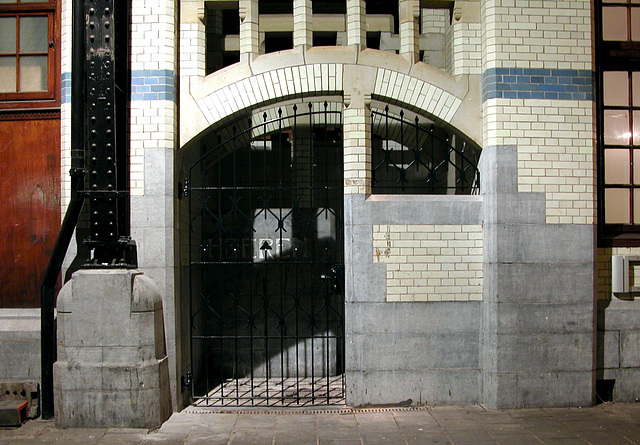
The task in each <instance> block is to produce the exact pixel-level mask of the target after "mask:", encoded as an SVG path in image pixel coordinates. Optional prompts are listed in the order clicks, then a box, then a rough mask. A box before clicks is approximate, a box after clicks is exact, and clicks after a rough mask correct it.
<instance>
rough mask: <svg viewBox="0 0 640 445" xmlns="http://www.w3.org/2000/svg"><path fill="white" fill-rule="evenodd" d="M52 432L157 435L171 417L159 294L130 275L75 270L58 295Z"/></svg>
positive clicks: (142, 279) (139, 276) (125, 271)
mask: <svg viewBox="0 0 640 445" xmlns="http://www.w3.org/2000/svg"><path fill="white" fill-rule="evenodd" d="M53 372H54V402H55V418H56V425H57V426H59V427H65V428H69V427H71V428H73V427H78V428H80V427H82V428H97V427H102V428H105V427H131V428H157V427H159V426H160V425H161V424H162V422H164V421H165V420H166V419H167V418H168V417H169V415H170V414H171V396H170V389H169V366H168V362H167V354H166V348H165V342H164V324H163V318H162V299H161V295H160V291H159V289H158V287H157V286H156V285H155V284H154V283H153V282H152V281H151V280H150V279H149V278H147V277H146V276H144V275H143V274H142V273H141V272H139V271H137V270H128V269H110V270H80V271H78V272H76V273H74V274H73V277H72V278H71V280H70V281H69V282H68V283H67V284H65V286H64V287H63V288H62V290H61V291H60V294H59V296H58V361H57V362H56V363H55V364H54V369H53Z"/></svg>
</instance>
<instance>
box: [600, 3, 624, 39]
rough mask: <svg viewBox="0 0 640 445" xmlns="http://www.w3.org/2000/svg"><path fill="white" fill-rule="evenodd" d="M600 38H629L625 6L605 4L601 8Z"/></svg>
mask: <svg viewBox="0 0 640 445" xmlns="http://www.w3.org/2000/svg"><path fill="white" fill-rule="evenodd" d="M602 40H609V41H612V40H613V41H627V40H629V34H628V30H627V8H626V7H623V6H606V7H603V8H602Z"/></svg>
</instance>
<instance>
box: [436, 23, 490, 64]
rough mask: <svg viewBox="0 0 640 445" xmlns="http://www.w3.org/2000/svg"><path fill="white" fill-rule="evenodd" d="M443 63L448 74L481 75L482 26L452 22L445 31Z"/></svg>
mask: <svg viewBox="0 0 640 445" xmlns="http://www.w3.org/2000/svg"><path fill="white" fill-rule="evenodd" d="M445 42H446V52H445V63H446V70H447V72H448V73H449V74H452V75H454V76H459V75H462V74H482V25H481V24H480V23H466V22H456V21H454V22H453V24H452V25H451V26H447V29H446V36H445Z"/></svg>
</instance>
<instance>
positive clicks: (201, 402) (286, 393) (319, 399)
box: [192, 375, 345, 408]
mask: <svg viewBox="0 0 640 445" xmlns="http://www.w3.org/2000/svg"><path fill="white" fill-rule="evenodd" d="M344 403H345V400H344V375H339V376H333V377H328V378H327V377H321V378H320V377H317V378H313V379H312V378H309V377H306V378H300V379H295V378H285V379H282V378H270V379H266V378H255V377H254V378H253V380H252V379H229V380H227V381H225V382H224V383H223V384H221V385H218V386H216V387H215V388H214V389H213V390H211V391H209V393H208V394H207V395H206V396H204V397H198V398H197V399H196V400H195V401H194V403H193V405H192V406H193V407H198V408H203V407H212V408H221V407H233V406H244V407H309V406H321V405H325V406H326V405H342V406H343V405H344Z"/></svg>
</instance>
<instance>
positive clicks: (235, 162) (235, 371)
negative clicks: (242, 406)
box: [229, 137, 242, 405]
mask: <svg viewBox="0 0 640 445" xmlns="http://www.w3.org/2000/svg"><path fill="white" fill-rule="evenodd" d="M232 150H233V157H232V161H233V202H234V204H233V205H234V206H235V208H234V212H235V214H236V215H234V220H235V216H237V214H238V210H239V209H238V207H237V206H238V172H237V170H238V145H237V138H235V137H234V138H233V148H232ZM240 245H242V243H241V244H240ZM239 247H240V246H238V245H237V244H235V247H234V257H235V258H234V260H235V261H236V262H239V258H238V254H239V252H238V250H239ZM241 268H242V265H239V266H238V267H236V269H241ZM234 291H235V292H234V295H233V299H234V300H235V302H234V306H235V310H234V315H235V323H234V326H235V329H234V330H235V334H236V335H235V339H234V347H235V351H234V363H233V368H232V371H231V372H232V375H231V377H232V378H233V379H234V380H235V384H236V393H235V394H236V395H235V401H236V405H238V403H239V402H240V399H239V398H238V397H240V393H239V392H238V368H239V358H238V295H239V292H238V281H235V289H234ZM232 385H233V384H232ZM232 385H230V386H232ZM229 389H231V388H229Z"/></svg>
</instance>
